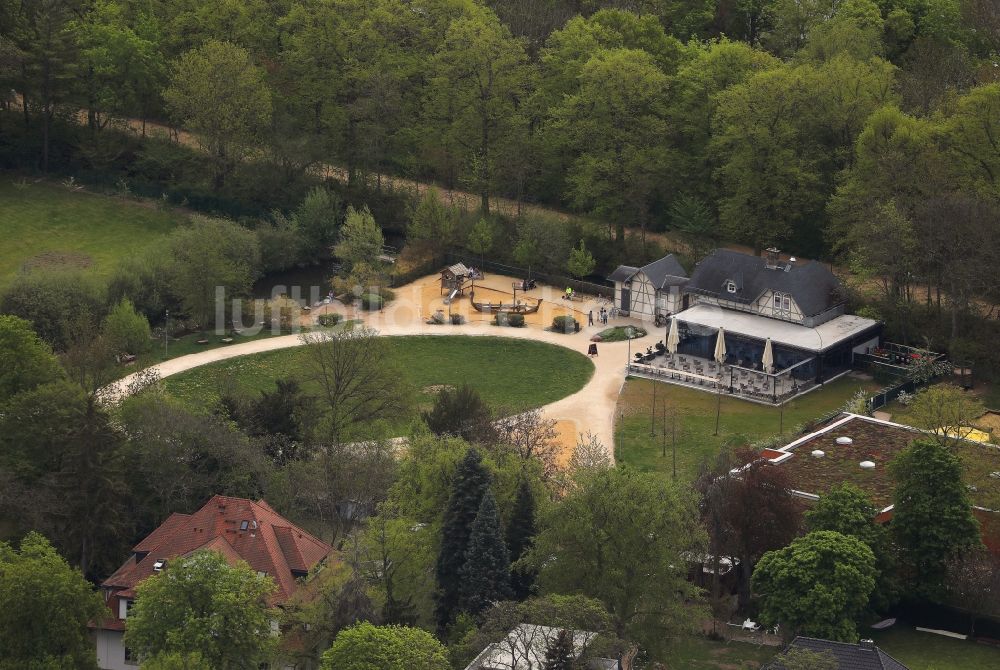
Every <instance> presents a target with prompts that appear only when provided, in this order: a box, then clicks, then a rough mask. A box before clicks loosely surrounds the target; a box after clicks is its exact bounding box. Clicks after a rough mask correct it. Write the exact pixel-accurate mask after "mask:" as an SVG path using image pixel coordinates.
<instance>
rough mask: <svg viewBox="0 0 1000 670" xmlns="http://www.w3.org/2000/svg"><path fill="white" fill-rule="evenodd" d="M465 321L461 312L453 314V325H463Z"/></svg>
mask: <svg viewBox="0 0 1000 670" xmlns="http://www.w3.org/2000/svg"><path fill="white" fill-rule="evenodd" d="M463 323H465V317H464V316H462V315H461V314H452V315H451V325H453V326H461V325H462V324H463Z"/></svg>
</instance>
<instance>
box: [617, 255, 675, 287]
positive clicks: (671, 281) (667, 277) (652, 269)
mask: <svg viewBox="0 0 1000 670" xmlns="http://www.w3.org/2000/svg"><path fill="white" fill-rule="evenodd" d="M639 272H642V273H643V274H644V275H646V277H648V278H649V283H651V284H652V285H653V286H655V287H656V288H658V289H663V288H666V287H668V286H681V285H683V284H685V283H686V282H687V272H685V271H684V268H683V267H682V266H681V264H680V262H679V261H678V260H677V259H676V258H675V257H674V255H673V254H667V255H666V256H664V257H663V258H661V259H660V260H657V261H653V262H652V263H650V264H649V265H644V266H642V267H641V268H635V267H632V266H631V265H619V266H618V267H617V268H616V269H615V271H614V272H612V273H611V275H610V276H609V277H608V279H609V280H610V281H621V282H624V281H628V280H629V279H631V278H632V277H634V276H635V275H636V274H637V273H639Z"/></svg>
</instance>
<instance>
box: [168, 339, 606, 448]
mask: <svg viewBox="0 0 1000 670" xmlns="http://www.w3.org/2000/svg"><path fill="white" fill-rule="evenodd" d="M386 342H387V346H388V357H387V358H388V361H387V362H388V363H390V364H394V365H395V366H396V367H397V368H398V369H399V370H400V372H401V375H402V379H401V381H402V382H404V386H406V387H409V389H410V392H411V393H412V395H413V398H412V400H413V403H412V404H413V405H414V413H413V414H411V415H408V416H401V417H397V418H396V419H395V420H394V421H392V422H391V427H392V428H394V429H399V428H401V427H403V426H405V425H406V423H407V422H408V421H410V420H411V419H412V418H413V417H414V416H415V413H416V411H417V410H419V409H423V408H426V407H428V406H430V404H431V402H432V401H433V398H434V395H435V394H436V392H437V390H438V389H439V388H440V387H441V386H455V387H457V386H460V385H461V384H463V383H468V384H470V385H471V386H472V387H474V388H475V389H476V390H477V391H479V393H480V394H481V395H482V397H483V399H484V400H485V401H486V402H487V403H488V404H490V405H491V406H493V407H498V408H504V409H508V410H510V411H515V412H516V411H522V410H525V409H530V408H533V407H540V406H542V405H547V404H549V403H551V402H554V401H556V400H559V399H560V398H564V397H566V396H567V395H570V394H572V393H575V392H576V391H578V390H579V389H581V388H582V387H583V386H584V385H585V384H586V383H587V381H588V380H589V379H590V377H591V375H592V374H593V372H594V366H593V364H592V363H591V362H590V360H589V359H588V358H587V357H586V356H584V355H583V354H579V353H576V352H574V351H571V350H569V349H566V348H564V347H558V346H555V345H551V344H545V343H542V342H531V341H529V340H514V339H508V338H502V337H463V336H450V335H441V336H411V337H389V338H386ZM306 353H307V352H306V351H305V350H304V349H303V348H301V347H296V348H293V349H283V350H280V351H273V352H268V353H263V354H256V355H252V356H243V357H240V358H234V359H231V360H227V361H220V362H218V363H213V364H211V365H206V366H203V367H200V368H197V369H194V370H190V371H188V372H185V373H183V374H179V375H177V376H174V377H169V378H167V379H165V380H164V384H165V385H166V389H167V391H168V392H169V393H170V394H172V395H174V396H175V397H177V398H179V399H181V400H183V401H184V402H186V403H189V404H190V405H191V406H193V407H201V408H207V407H211V406H212V405H213V404H214V403H215V402H216V401H217V400H218V398H219V396H220V394H221V393H222V391H223V389H229V388H231V389H234V390H235V391H237V392H239V393H245V394H257V393H260V392H261V391H263V390H269V389H273V388H274V385H275V380H277V379H282V378H287V377H301V376H303V374H304V371H305V365H304V364H305V356H306ZM305 388H306V390H307V391H308V390H310V388H311V385H310V384H309V383H306V384H305Z"/></svg>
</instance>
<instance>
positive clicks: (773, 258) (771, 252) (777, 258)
mask: <svg viewBox="0 0 1000 670" xmlns="http://www.w3.org/2000/svg"><path fill="white" fill-rule="evenodd" d="M780 263H781V252H780V251H778V249H777V247H768V248H767V249H765V250H764V267H766V268H767V269H768V270H777V269H778V268H780V267H781V265H780Z"/></svg>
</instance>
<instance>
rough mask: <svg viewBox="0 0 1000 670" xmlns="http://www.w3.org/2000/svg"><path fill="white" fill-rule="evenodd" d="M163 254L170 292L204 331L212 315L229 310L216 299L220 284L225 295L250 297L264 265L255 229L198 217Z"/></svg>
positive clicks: (176, 233) (174, 237) (174, 235)
mask: <svg viewBox="0 0 1000 670" xmlns="http://www.w3.org/2000/svg"><path fill="white" fill-rule="evenodd" d="M164 253H165V255H166V256H167V259H168V260H167V276H168V282H169V287H170V292H171V294H173V295H174V296H175V297H176V299H177V300H178V301H179V302H180V303H181V305H183V307H184V310H185V312H187V314H188V316H190V317H191V319H193V320H194V322H195V323H196V324H197V325H198V327H199V328H200V329H201V330H202V331H206V330H208V328H209V327H210V326H211V325H212V323H213V320H214V319H213V317H215V316H217V315H219V314H221V315H223V317H225V315H226V314H228V313H229V312H230V311H231V308H227V306H226V305H225V304H222V305H219V304H216V297H217V290H218V289H219V288H222V289H223V290H224V296H225V297H226V298H227V299H233V298H241V297H244V296H246V295H247V294H249V292H250V288H251V286H252V285H253V280H254V279H255V278H256V276H257V270H258V267H259V264H260V248H259V247H258V243H257V238H256V237H255V236H254V234H253V233H252V232H250V231H249V230H246V229H245V228H242V227H241V226H238V225H237V224H235V223H232V222H231V221H225V220H223V219H209V218H206V217H200V216H199V217H193V218H192V221H191V225H190V226H187V227H184V228H179V229H177V230H175V231H174V232H173V233H172V234H171V235H170V238H169V239H168V240H167V247H166V249H165V251H164ZM224 323H225V322H223V324H216V325H217V326H219V325H224ZM240 326H242V324H240Z"/></svg>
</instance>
